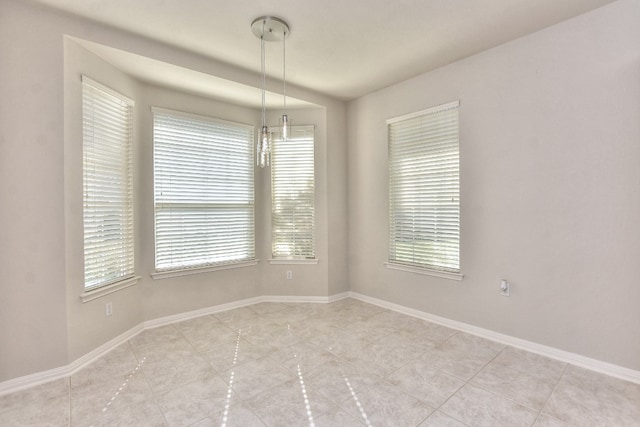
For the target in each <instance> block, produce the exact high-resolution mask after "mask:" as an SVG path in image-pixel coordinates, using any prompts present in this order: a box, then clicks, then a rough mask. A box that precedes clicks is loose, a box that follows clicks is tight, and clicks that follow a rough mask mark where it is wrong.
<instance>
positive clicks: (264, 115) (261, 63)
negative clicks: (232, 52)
mask: <svg viewBox="0 0 640 427" xmlns="http://www.w3.org/2000/svg"><path fill="white" fill-rule="evenodd" d="M265 25H266V21H262V35H261V36H260V66H261V69H262V126H265V125H266V123H267V120H266V113H265V92H266V90H267V77H266V74H265V66H264V30H265Z"/></svg>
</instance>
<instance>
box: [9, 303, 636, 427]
mask: <svg viewBox="0 0 640 427" xmlns="http://www.w3.org/2000/svg"><path fill="white" fill-rule="evenodd" d="M27 425H28V426H116V425H118V426H194V427H195V426H197V427H205V426H214V425H215V426H243V427H244V426H265V425H266V426H304V425H315V426H423V427H434V426H446V427H464V426H490V427H497V426H509V427H514V426H535V427H543V426H544V427H556V426H580V427H587V426H597V427H602V426H615V427H620V426H640V385H638V384H632V383H628V382H625V381H621V380H618V379H615V378H611V377H607V376H605V375H601V374H597V373H594V372H590V371H587V370H584V369H580V368H577V367H575V366H571V365H567V364H565V363H561V362H558V361H555V360H551V359H547V358H545V357H541V356H538V355H535V354H531V353H527V352H524V351H521V350H517V349H514V348H511V347H508V346H504V345H502V344H497V343H495V342H492V341H488V340H485V339H482V338H478V337H476V336H473V335H468V334H466V333H462V332H456V331H454V330H452V329H448V328H446V327H443V326H439V325H436V324H433V323H429V322H425V321H423V320H419V319H416V318H413V317H409V316H405V315H402V314H398V313H396V312H392V311H388V310H385V309H383V308H380V307H377V306H374V305H370V304H366V303H363V302H360V301H357V300H353V299H346V300H342V301H338V302H335V303H332V304H280V303H261V304H256V305H253V306H249V307H245V308H239V309H235V310H231V311H226V312H223V313H218V314H215V315H208V316H203V317H199V318H196V319H192V320H188V321H184V322H180V323H176V324H172V325H168V326H163V327H159V328H156V329H150V330H146V331H144V332H142V333H140V334H139V335H137V336H135V337H134V338H132V339H131V340H130V341H129V342H127V343H125V344H123V345H121V346H120V347H118V348H116V349H114V350H113V351H111V352H110V353H108V354H107V355H105V356H104V357H102V358H100V359H99V360H97V361H96V362H94V363H92V364H91V365H89V366H87V367H86V368H84V369H82V370H81V371H80V372H78V373H76V374H74V375H72V376H71V377H70V378H67V379H62V380H58V381H53V382H50V383H48V384H44V385H41V386H37V387H34V388H31V389H28V390H24V391H20V392H17V393H14V394H9V395H5V396H0V426H27Z"/></svg>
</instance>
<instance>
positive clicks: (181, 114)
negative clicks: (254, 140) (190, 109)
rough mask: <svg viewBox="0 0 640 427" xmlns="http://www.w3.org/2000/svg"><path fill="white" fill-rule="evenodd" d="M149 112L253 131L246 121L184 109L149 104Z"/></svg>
mask: <svg viewBox="0 0 640 427" xmlns="http://www.w3.org/2000/svg"><path fill="white" fill-rule="evenodd" d="M151 113H153V114H164V115H166V116H178V117H183V118H187V119H192V120H202V121H205V122H209V123H216V124H220V123H222V124H227V125H233V126H244V127H245V129H247V130H249V129H251V132H252V133H253V132H255V126H254V125H250V124H247V123H240V122H232V121H230V120H224V119H217V118H215V117H209V116H201V115H200V114H193V113H187V112H185V111H177V110H170V109H168V108H162V107H154V106H151Z"/></svg>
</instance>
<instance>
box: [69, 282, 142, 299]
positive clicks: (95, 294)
mask: <svg viewBox="0 0 640 427" xmlns="http://www.w3.org/2000/svg"><path fill="white" fill-rule="evenodd" d="M140 279H141V276H134V277H129V278H128V279H124V280H120V281H119V282H115V283H112V284H110V285H106V286H101V287H99V288H95V289H89V290H88V291H85V292H83V293H81V294H80V299H81V300H82V302H87V301H91V300H94V299H96V298H100V297H103V296H105V295H109V294H112V293H114V292H117V291H119V290H121V289H125V288H128V287H129V286H133V285H135V284H136V283H138V281H139V280H140Z"/></svg>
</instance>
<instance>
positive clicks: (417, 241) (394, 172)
mask: <svg viewBox="0 0 640 427" xmlns="http://www.w3.org/2000/svg"><path fill="white" fill-rule="evenodd" d="M458 106H459V102H457V101H456V102H453V103H450V104H446V105H442V106H439V107H435V108H432V109H429V110H425V111H421V112H418V113H414V114H410V115H407V116H403V117H398V118H395V119H391V120H389V121H387V126H388V132H389V135H388V136H389V210H390V212H389V237H390V247H389V261H390V262H391V263H398V264H405V265H409V266H416V267H424V268H428V269H435V270H442V271H447V272H453V273H458V272H460V162H459V142H458Z"/></svg>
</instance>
